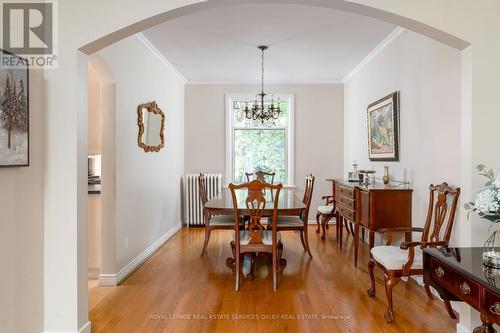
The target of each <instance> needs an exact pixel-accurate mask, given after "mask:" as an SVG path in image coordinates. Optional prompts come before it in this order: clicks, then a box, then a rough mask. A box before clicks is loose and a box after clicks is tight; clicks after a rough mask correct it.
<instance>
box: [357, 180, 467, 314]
mask: <svg viewBox="0 0 500 333" xmlns="http://www.w3.org/2000/svg"><path fill="white" fill-rule="evenodd" d="M459 196H460V188H457V187H452V186H449V185H448V184H447V183H442V184H441V185H437V186H434V185H430V186H429V208H428V211H427V219H426V222H425V226H424V227H423V228H390V229H380V230H379V232H380V233H383V234H386V235H387V241H386V245H385V246H375V247H373V248H372V249H371V251H370V261H369V263H368V271H369V274H370V279H371V287H370V289H368V291H367V292H368V295H369V296H370V297H374V296H375V278H374V274H373V273H374V272H373V271H374V268H375V266H379V267H380V268H381V269H382V270H383V271H384V280H385V292H386V296H387V302H388V306H387V311H386V313H385V320H386V321H387V322H388V323H391V322H393V321H394V312H393V304H392V289H393V288H394V286H395V285H396V284H397V283H398V282H399V280H400V279H401V277H408V276H413V275H423V261H422V260H423V259H422V258H423V257H422V250H423V249H424V248H427V247H447V246H448V243H449V241H450V236H451V231H452V228H453V224H454V221H455V213H456V209H457V204H458V199H459ZM443 228H444V229H443ZM442 230H444V232H442ZM396 232H397V233H409V232H421V233H422V237H421V240H420V241H415V242H403V243H401V245H400V246H399V247H398V246H391V243H392V233H396ZM425 291H426V293H427V296H428V297H429V298H430V299H433V296H432V293H431V291H430V289H429V286H427V285H426V286H425ZM444 304H445V307H446V310H447V311H448V314H449V315H450V316H451V317H452V318H455V315H454V313H453V310H452V309H451V305H450V302H449V301H444Z"/></svg>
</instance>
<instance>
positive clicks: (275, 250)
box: [229, 180, 283, 291]
mask: <svg viewBox="0 0 500 333" xmlns="http://www.w3.org/2000/svg"><path fill="white" fill-rule="evenodd" d="M282 187H283V185H282V184H277V185H273V184H269V183H264V182H261V181H258V180H253V181H251V182H249V183H244V184H240V185H235V184H229V189H230V190H231V196H232V199H233V207H234V217H233V219H234V222H233V227H234V230H235V233H234V240H233V241H231V250H232V251H233V258H234V263H235V265H234V271H235V273H236V286H235V289H236V290H237V291H238V290H239V289H240V279H241V278H240V276H241V275H242V256H243V255H244V254H245V253H252V254H255V253H269V254H271V255H272V272H273V290H274V291H276V290H278V277H279V276H281V271H282V267H281V265H280V263H281V254H282V253H283V244H282V243H281V237H280V233H279V232H277V230H276V228H273V229H271V230H268V229H266V228H265V227H264V226H263V225H262V223H261V220H262V214H263V213H264V209H265V208H266V198H265V194H264V189H266V188H267V189H270V190H271V191H270V193H271V195H272V196H273V198H272V200H273V201H272V202H274V208H273V214H272V221H273V222H274V221H276V218H277V216H278V201H279V195H280V191H281V188H282ZM240 189H243V190H247V197H246V199H245V207H244V209H245V210H246V211H248V218H249V221H248V227H247V229H242V228H241V226H240V223H239V218H240V210H239V209H240V208H241V207H238V198H237V195H236V190H240ZM273 193H274V194H273Z"/></svg>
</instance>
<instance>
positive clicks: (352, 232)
mask: <svg viewBox="0 0 500 333" xmlns="http://www.w3.org/2000/svg"><path fill="white" fill-rule="evenodd" d="M349 228H350V229H351V235H354V230H353V229H352V222H349Z"/></svg>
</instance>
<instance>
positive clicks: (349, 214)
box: [337, 205, 354, 221]
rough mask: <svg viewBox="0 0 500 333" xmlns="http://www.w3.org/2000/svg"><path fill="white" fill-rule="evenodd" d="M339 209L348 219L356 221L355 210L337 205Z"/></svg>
mask: <svg viewBox="0 0 500 333" xmlns="http://www.w3.org/2000/svg"><path fill="white" fill-rule="evenodd" d="M337 211H338V212H339V214H340V215H342V216H343V217H345V218H346V219H348V220H350V221H354V210H352V209H349V208H346V207H344V206H340V205H339V206H337Z"/></svg>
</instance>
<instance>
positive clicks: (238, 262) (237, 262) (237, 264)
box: [234, 253, 241, 291]
mask: <svg viewBox="0 0 500 333" xmlns="http://www.w3.org/2000/svg"><path fill="white" fill-rule="evenodd" d="M234 258H235V272H236V277H235V279H236V285H235V290H236V291H239V290H240V272H241V267H240V266H241V256H240V254H239V253H235V256H234Z"/></svg>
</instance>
